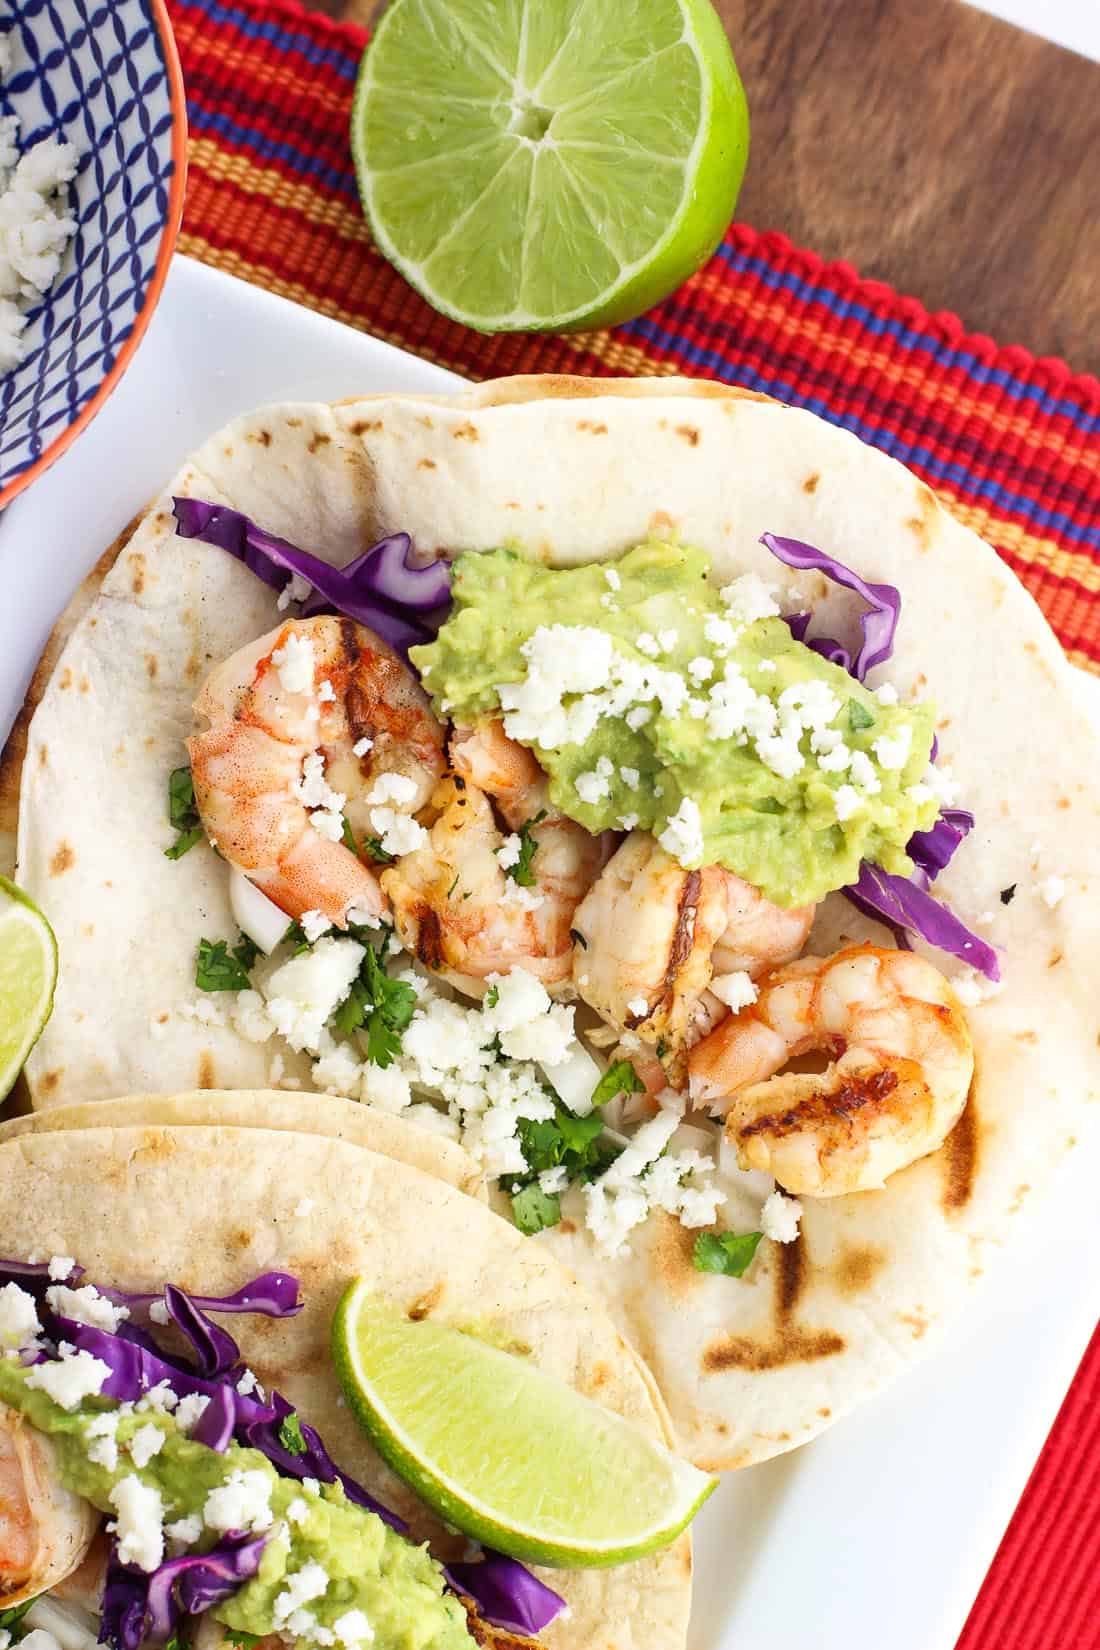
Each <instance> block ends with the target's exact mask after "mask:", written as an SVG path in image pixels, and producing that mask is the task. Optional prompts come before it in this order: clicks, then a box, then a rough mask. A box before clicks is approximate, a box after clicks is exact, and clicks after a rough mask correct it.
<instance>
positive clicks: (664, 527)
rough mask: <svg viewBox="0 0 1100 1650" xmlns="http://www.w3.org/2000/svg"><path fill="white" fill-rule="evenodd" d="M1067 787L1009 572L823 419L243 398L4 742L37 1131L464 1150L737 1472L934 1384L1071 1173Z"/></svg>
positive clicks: (542, 390)
mask: <svg viewBox="0 0 1100 1650" xmlns="http://www.w3.org/2000/svg"><path fill="white" fill-rule="evenodd" d="M1096 758H1097V753H1096V746H1095V742H1094V739H1093V737H1092V735H1091V733H1090V730H1089V728H1088V726H1087V724H1086V721H1085V719H1084V717H1083V715H1082V714H1081V713H1080V712H1079V711H1078V709H1077V706H1076V704H1075V701H1074V695H1073V688H1072V682H1071V679H1070V673H1069V671H1068V668H1067V666H1066V662H1065V660H1064V658H1063V656H1062V655H1061V653H1060V651H1059V649H1058V646H1057V644H1056V642H1055V640H1054V638H1053V637H1052V635H1051V633H1050V631H1049V629H1048V627H1047V626H1046V624H1045V622H1044V620H1043V619H1042V617H1041V615H1040V613H1039V612H1038V610H1037V608H1036V607H1035V605H1034V604H1033V602H1032V601H1031V600H1030V598H1029V597H1028V596H1027V595H1026V593H1025V592H1024V591H1023V589H1022V588H1021V587H1020V586H1019V584H1018V583H1017V582H1016V581H1015V579H1014V578H1013V577H1012V576H1011V574H1010V573H1009V572H1008V571H1007V570H1006V569H1005V567H1004V566H1003V565H1002V564H1001V562H1000V561H999V560H998V558H997V556H996V555H995V554H994V552H993V551H992V550H991V549H990V548H989V547H988V546H987V545H985V544H983V543H982V542H981V540H980V539H978V538H977V537H976V536H975V535H974V534H973V533H972V532H970V531H969V530H968V529H967V528H966V527H965V526H963V525H962V524H961V523H960V522H959V521H958V520H957V519H956V518H955V517H954V516H953V515H951V514H950V512H949V511H948V510H947V509H946V508H945V507H944V505H942V504H941V503H940V502H939V501H938V500H937V499H936V498H935V497H934V495H933V494H932V493H931V492H930V491H929V489H928V488H927V487H926V486H924V485H923V483H921V482H919V481H917V480H916V479H915V478H914V477H913V476H912V475H911V474H910V473H909V472H908V471H906V470H905V469H904V468H903V467H902V466H901V465H899V464H897V463H895V462H893V461H892V460H890V459H888V458H886V457H884V456H883V455H882V454H880V453H877V452H875V451H873V450H871V449H869V448H867V447H865V446H863V445H862V444H861V443H860V442H859V441H857V440H856V439H855V438H854V437H853V436H851V435H849V434H847V433H845V432H843V431H840V430H837V429H835V428H833V427H831V426H830V425H828V424H826V423H824V422H823V421H822V420H820V419H818V418H816V417H814V416H812V415H811V414H809V413H806V412H802V411H795V410H791V409H788V408H784V407H782V406H779V405H777V404H775V403H771V402H767V401H765V400H763V399H761V398H758V397H752V396H746V395H744V394H741V393H738V392H735V391H730V390H726V389H725V388H723V387H722V386H719V385H713V384H689V383H681V382H678V381H674V380H660V381H657V380H652V381H645V382H629V381H623V382H604V381H597V382H594V381H588V380H580V379H559V378H551V379H518V380H505V381H503V382H502V383H497V384H492V385H488V386H484V387H482V388H480V389H474V390H470V391H468V392H466V393H464V394H462V395H459V396H456V397H452V398H437V399H432V398H428V399H424V398H416V397H397V398H381V399H377V398H374V399H369V400H364V401H357V402H352V403H347V404H343V405H339V406H334V407H329V406H316V405H290V406H280V407H272V408H267V409H264V410H262V411H261V412H259V413H256V414H253V415H251V416H249V417H246V418H242V419H239V420H237V421H236V422H235V423H234V424H232V425H230V426H229V427H228V428H226V429H225V430H222V431H221V432H219V433H218V434H217V435H216V436H215V437H213V438H212V439H211V440H210V441H209V442H208V443H207V445H206V446H205V447H203V448H202V449H201V450H200V451H199V452H198V453H197V454H196V455H195V456H194V458H193V459H192V460H191V461H190V462H189V463H188V464H186V465H185V466H184V467H183V469H182V470H181V471H180V472H179V474H178V475H177V476H176V477H175V478H174V479H173V481H172V482H171V483H170V485H169V486H168V487H167V489H166V490H165V493H164V495H163V496H162V497H161V498H159V499H158V500H157V501H156V502H155V503H154V504H153V506H152V507H151V508H150V509H149V510H148V511H147V512H146V514H145V515H144V516H143V517H142V518H141V520H140V521H139V522H138V523H137V524H136V525H135V527H134V529H133V531H132V532H131V534H130V536H129V539H128V542H127V543H126V544H125V546H124V547H123V548H122V549H121V551H120V553H119V554H118V555H117V557H116V558H115V559H114V562H113V565H112V566H111V568H110V570H109V571H108V572H107V573H106V576H105V577H104V578H103V579H102V587H101V588H100V589H99V590H98V593H97V594H95V596H94V598H93V599H92V601H91V605H90V606H89V607H88V609H87V611H86V612H85V613H84V615H83V617H81V618H80V619H79V620H78V622H77V623H76V626H75V629H74V631H73V634H72V636H71V638H70V639H69V641H68V642H67V644H66V646H65V649H64V652H63V653H62V655H61V657H60V659H59V660H58V662H57V665H56V667H55V668H54V670H53V674H52V676H51V677H50V680H49V684H48V686H47V687H46V688H45V691H44V693H43V695H42V699H41V703H40V704H39V705H38V708H37V711H36V712H35V715H34V720H33V723H32V725H31V727H30V731H29V737H28V742H27V754H26V760H25V762H24V764H23V777H22V785H21V795H20V817H19V875H20V878H21V880H22V881H23V883H24V884H25V886H26V887H27V888H28V890H29V892H30V893H31V895H32V896H33V898H34V899H35V900H36V901H37V902H38V903H39V904H40V905H41V906H42V908H43V909H44V910H45V912H46V913H47V915H48V916H49V918H50V921H51V923H52V924H53V926H54V929H55V932H56V933H57V936H58V941H59V944H60V947H61V957H62V967H61V981H60V985H59V989H58V994H57V1000H56V1006H55V1010H54V1014H53V1018H52V1020H51V1022H50V1023H49V1025H48V1026H47V1028H46V1030H45V1032H44V1033H43V1036H42V1038H41V1041H40V1042H39V1044H38V1046H37V1048H36V1050H35V1052H34V1054H33V1056H32V1059H31V1062H30V1065H29V1068H28V1079H29V1083H30V1088H31V1093H32V1096H33V1101H34V1104H35V1106H36V1107H37V1108H39V1109H46V1108H51V1107H58V1106H69V1105H72V1104H73V1103H74V1102H93V1101H99V1100H104V1099H108V1098H110V1097H111V1096H114V1095H118V1094H120V1093H126V1092H136V1091H144V1092H161V1093H170V1092H173V1091H177V1090H181V1089H185V1088H188V1087H194V1086H199V1087H202V1088H214V1087H220V1088H226V1089H261V1088H262V1089H272V1088H283V1089H289V1090H290V1091H291V1092H292V1094H293V1095H294V1096H295V1099H294V1100H293V1102H292V1104H293V1106H294V1107H295V1108H296V1111H295V1115H296V1116H298V1117H300V1119H301V1123H300V1127H301V1128H302V1129H303V1130H307V1131H308V1130H310V1129H312V1128H313V1127H314V1126H315V1121H314V1120H316V1119H318V1118H320V1117H322V1116H323V1115H324V1107H325V1104H326V1102H325V1100H324V1098H323V1096H324V1095H326V1094H327V1095H330V1096H332V1095H336V1096H342V1097H345V1098H350V1099H352V1100H354V1101H356V1102H358V1103H360V1104H361V1105H363V1106H364V1107H365V1108H366V1110H367V1112H368V1113H376V1112H379V1111H381V1112H386V1113H390V1114H398V1113H399V1114H400V1116H401V1117H402V1119H404V1120H405V1121H406V1122H409V1123H411V1124H413V1125H416V1126H420V1127H422V1128H425V1129H427V1130H430V1131H432V1132H433V1134H434V1135H435V1136H437V1137H438V1138H439V1140H440V1142H441V1144H440V1146H439V1150H440V1151H442V1150H443V1145H442V1142H446V1143H447V1144H449V1145H450V1146H456V1145H458V1144H461V1145H462V1146H463V1147H464V1149H465V1150H466V1151H467V1152H468V1153H469V1154H470V1156H471V1157H472V1158H473V1159H474V1160H475V1162H476V1163H477V1165H478V1166H479V1169H480V1171H481V1173H482V1175H483V1176H484V1179H485V1181H486V1183H487V1184H488V1187H489V1190H490V1195H491V1197H492V1199H493V1200H494V1204H495V1207H496V1208H497V1209H498V1211H499V1212H500V1213H502V1214H503V1215H504V1216H505V1217H506V1218H508V1219H509V1220H511V1221H512V1222H513V1223H514V1224H515V1225H516V1226H517V1227H518V1228H519V1230H520V1231H521V1232H522V1233H523V1234H525V1235H526V1237H527V1241H528V1242H529V1243H530V1244H531V1245H532V1247H533V1248H534V1249H535V1250H536V1251H546V1252H547V1253H549V1254H552V1255H554V1256H556V1257H558V1258H560V1259H562V1260H564V1261H565V1262H566V1264H567V1265H568V1266H569V1267H570V1268H571V1269H572V1270H573V1272H574V1273H575V1274H576V1275H577V1276H578V1277H580V1278H582V1279H583V1280H584V1281H585V1282H587V1283H588V1284H589V1285H590V1286H591V1287H592V1288H593V1289H594V1290H595V1291H597V1292H598V1293H599V1294H600V1295H601V1296H602V1298H603V1299H604V1300H605V1301H606V1302H607V1304H608V1306H609V1307H610V1309H611V1311H612V1313H613V1314H614V1316H615V1318H616V1321H617V1323H618V1325H619V1327H620V1329H621V1330H622V1332H623V1333H624V1335H625V1336H626V1337H627V1338H628V1339H629V1340H630V1341H631V1342H632V1343H633V1344H634V1345H635V1346H636V1347H637V1348H638V1350H639V1351H640V1353H641V1354H642V1356H643V1357H644V1358H645V1359H646V1361H647V1362H648V1364H649V1366H650V1367H651V1369H652V1371H653V1373H654V1376H655V1377H656V1380H657V1383H658V1385H659V1387H660V1390H661V1392H662V1394H663V1395H664V1398H665V1400H666V1401H667V1403H668V1405H669V1408H670V1410H671V1412H672V1416H673V1420H674V1424H675V1426H676V1429H677V1433H678V1436H679V1438H680V1439H681V1441H682V1443H683V1445H684V1447H685V1449H686V1450H687V1452H688V1453H689V1454H690V1455H691V1456H692V1458H693V1459H694V1460H696V1461H697V1462H699V1463H703V1464H706V1465H708V1466H711V1467H715V1468H725V1467H737V1466H741V1465H744V1464H747V1463H749V1462H751V1461H754V1460H759V1459H762V1458H764V1457H767V1456H769V1455H772V1454H775V1453H777V1452H778V1451H781V1450H783V1449H787V1448H790V1447H792V1446H794V1445H796V1444H798V1443H801V1442H803V1441H805V1440H806V1439H808V1438H810V1437H812V1436H813V1435H814V1434H815V1433H817V1432H819V1431H820V1430H821V1429H822V1428H823V1427H825V1426H826V1425H828V1424H829V1423H830V1422H831V1421H832V1420H833V1419H835V1418H836V1417H837V1416H839V1415H840V1414H842V1413H843V1412H844V1411H846V1410H848V1409H850V1408H851V1407H852V1406H853V1405H854V1404H855V1403H857V1402H858V1401H859V1400H860V1399H862V1398H864V1397H865V1396H867V1395H868V1394H869V1393H871V1392H872V1391H874V1390H875V1389H876V1388H877V1387H879V1386H880V1385H881V1384H882V1383H883V1382H884V1381H885V1380H886V1379H887V1378H889V1377H890V1376H892V1375H893V1374H895V1373H896V1372H897V1371H899V1370H900V1369H902V1368H903V1367H904V1366H905V1364H906V1363H907V1362H909V1361H910V1360H911V1359H912V1358H913V1357H915V1356H916V1354H917V1353H918V1352H920V1351H922V1350H923V1349H925V1348H926V1347H927V1346H928V1345H929V1343H930V1342H931V1341H932V1339H933V1338H934V1332H935V1331H936V1330H938V1329H939V1328H940V1327H941V1326H942V1325H943V1324H944V1323H945V1322H946V1321H947V1320H949V1319H950V1317H951V1315H952V1314H953V1313H954V1312H955V1311H957V1310H958V1308H959V1307H960V1305H961V1303H962V1301H963V1300H964V1298H965V1294H966V1290H967V1288H968V1286H969V1284H970V1283H971V1282H972V1280H973V1279H974V1278H976V1277H978V1276H980V1275H981V1274H982V1272H983V1271H984V1270H985V1268H986V1265H987V1260H988V1257H989V1256H990V1254H991V1253H992V1251H993V1250H994V1249H995V1248H996V1246H998V1245H999V1244H1000V1243H1001V1242H1002V1241H1003V1239H1004V1236H1005V1233H1006V1230H1007V1229H1008V1226H1009V1224H1010V1222H1011V1219H1012V1217H1014V1216H1015V1215H1016V1214H1017V1213H1018V1212H1019V1211H1020V1210H1021V1209H1023V1208H1026V1207H1027V1205H1028V1204H1029V1203H1030V1202H1031V1201H1032V1200H1033V1199H1034V1198H1035V1197H1036V1196H1037V1195H1038V1189H1039V1188H1040V1187H1041V1185H1042V1184H1043V1181H1044V1179H1045V1178H1046V1176H1047V1175H1048V1173H1049V1171H1050V1169H1051V1168H1052V1166H1053V1165H1054V1163H1055V1162H1056V1161H1057V1160H1058V1159H1059V1158H1060V1156H1061V1155H1062V1154H1063V1153H1064V1152H1065V1151H1066V1150H1067V1149H1068V1148H1069V1147H1070V1146H1071V1145H1072V1144H1073V1142H1074V1141H1075V1140H1076V1138H1077V1137H1078V1135H1079V1134H1080V1132H1081V1130H1082V1128H1083V1125H1084V1121H1085V1117H1086V1113H1087V1111H1088V1102H1089V1100H1090V1099H1094V1098H1095V1097H1096V1093H1097V1087H1098V1069H1100V1061H1098V1051H1097V1046H1096V1038H1095V1029H1096V1028H1095V1006H1094V1005H1095V1002H1096V1000H1097V992H1098V983H1100V982H1098V973H1100V950H1098V946H1097V915H1096V912H1097V907H1096V903H1095V891H1096V877H1097V871H1098V868H1100V830H1098V825H1100V795H1098V792H1097V786H1096V779H1095V776H1096V773H1097V771H1098V770H1097V759H1096ZM317 1096H321V1097H317ZM317 1126H319V1127H321V1128H325V1127H326V1125H324V1124H319V1125H317Z"/></svg>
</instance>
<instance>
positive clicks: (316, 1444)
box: [203, 1392, 409, 1532]
mask: <svg viewBox="0 0 1100 1650" xmlns="http://www.w3.org/2000/svg"><path fill="white" fill-rule="evenodd" d="M271 1410H272V1415H271V1419H270V1420H264V1421H255V1422H252V1423H250V1424H249V1425H248V1426H246V1427H244V1428H242V1432H241V1436H242V1440H243V1441H244V1442H245V1443H248V1444H251V1446H252V1448H253V1449H258V1450H259V1451H260V1452H261V1453H262V1454H263V1455H266V1457H267V1459H268V1460H269V1461H270V1462H271V1464H272V1466H273V1467H275V1468H276V1469H277V1470H278V1471H279V1472H281V1473H282V1474H283V1476H284V1477H286V1478H298V1479H302V1478H316V1479H319V1481H320V1482H321V1483H322V1484H336V1483H339V1484H342V1485H343V1487H344V1494H345V1495H346V1496H347V1498H348V1500H349V1501H354V1502H355V1504H356V1506H359V1507H366V1508H367V1509H368V1511H370V1512H372V1513H377V1515H378V1517H379V1518H380V1519H381V1520H382V1522H383V1523H384V1524H388V1525H389V1526H390V1528H391V1530H397V1531H399V1532H400V1531H404V1530H407V1529H408V1527H409V1526H408V1525H407V1524H406V1522H405V1520H404V1519H403V1518H399V1517H398V1516H397V1514H396V1513H393V1512H390V1510H389V1508H388V1507H384V1506H383V1505H382V1503H381V1502H380V1501H376V1500H375V1499H374V1497H373V1495H370V1494H368V1492H367V1491H366V1490H365V1489H364V1488H363V1486H362V1484H359V1483H357V1482H356V1480H355V1479H354V1478H351V1477H349V1476H348V1474H347V1473H345V1472H341V1471H340V1469H339V1468H338V1467H337V1466H336V1463H335V1462H334V1461H333V1459H332V1457H331V1455H330V1454H329V1452H328V1450H327V1449H326V1448H325V1446H324V1444H323V1443H322V1442H321V1437H320V1434H319V1433H318V1432H317V1431H316V1430H315V1429H314V1428H313V1427H311V1426H309V1425H308V1423H307V1422H305V1421H303V1420H302V1418H301V1416H300V1415H298V1413H297V1411H296V1410H295V1409H294V1408H293V1407H292V1405H290V1404H288V1403H287V1401H286V1399H285V1398H284V1397H283V1396H282V1394H281V1393H279V1392H273V1393H272V1394H271ZM292 1415H293V1416H295V1417H296V1418H297V1422H298V1431H299V1432H300V1433H301V1435H302V1442H303V1444H304V1445H305V1448H304V1449H302V1450H297V1451H295V1450H293V1449H290V1448H289V1447H288V1446H287V1444H286V1443H285V1442H284V1440H283V1438H281V1437H280V1436H279V1433H280V1428H281V1427H282V1425H283V1423H284V1421H286V1420H287V1419H288V1418H289V1417H290V1416H292ZM205 1418H206V1417H205V1416H204V1417H203V1419H204V1420H205Z"/></svg>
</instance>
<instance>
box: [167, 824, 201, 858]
mask: <svg viewBox="0 0 1100 1650" xmlns="http://www.w3.org/2000/svg"><path fill="white" fill-rule="evenodd" d="M205 835H206V833H205V831H204V830H203V828H202V826H201V825H192V827H191V829H190V830H189V831H180V833H179V835H178V836H177V837H176V840H175V842H173V844H172V846H171V847H170V848H165V850H164V857H165V859H182V858H183V856H184V854H186V853H187V852H188V850H189V849H191V848H193V847H194V846H195V844H196V842H201V841H202V839H203V837H204V836H205Z"/></svg>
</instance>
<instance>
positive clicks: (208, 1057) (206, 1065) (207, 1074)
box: [197, 1049, 218, 1089]
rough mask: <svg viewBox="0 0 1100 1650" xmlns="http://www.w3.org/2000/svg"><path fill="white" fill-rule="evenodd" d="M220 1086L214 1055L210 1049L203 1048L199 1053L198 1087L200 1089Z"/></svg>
mask: <svg viewBox="0 0 1100 1650" xmlns="http://www.w3.org/2000/svg"><path fill="white" fill-rule="evenodd" d="M217 1086H218V1084H217V1079H216V1077H215V1073H214V1056H213V1055H212V1054H211V1053H210V1051H209V1050H208V1049H203V1051H202V1053H201V1054H200V1055H199V1077H198V1083H197V1087H198V1088H200V1089H216V1088H217Z"/></svg>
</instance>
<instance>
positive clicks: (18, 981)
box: [0, 877, 57, 1100]
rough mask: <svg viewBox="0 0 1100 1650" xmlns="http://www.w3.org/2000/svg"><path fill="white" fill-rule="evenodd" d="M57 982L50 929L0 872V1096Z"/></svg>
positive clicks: (43, 1019) (38, 1026) (45, 1013)
mask: <svg viewBox="0 0 1100 1650" xmlns="http://www.w3.org/2000/svg"><path fill="white" fill-rule="evenodd" d="M56 984H57V941H56V940H55V939H54V937H53V929H52V928H51V927H50V925H49V923H48V922H47V921H46V919H45V917H44V916H43V915H42V913H41V911H40V910H39V909H38V907H37V905H33V904H32V903H31V901H30V900H29V899H28V898H27V896H26V894H24V893H23V892H22V890H21V889H19V888H17V887H16V886H15V884H14V882H9V881H8V879H7V877H0V1100H3V1099H4V1097H5V1096H6V1095H7V1094H9V1093H10V1092H11V1090H12V1088H13V1087H14V1084H15V1079H16V1078H17V1077H18V1076H19V1073H20V1072H21V1071H22V1069H23V1062H24V1060H25V1059H26V1058H27V1055H28V1054H29V1053H30V1051H31V1049H32V1048H33V1047H34V1045H35V1043H36V1042H37V1041H38V1038H39V1036H40V1034H41V1031H42V1027H43V1026H44V1025H45V1024H46V1021H47V1020H48V1019H49V1017H50V1010H51V1009H52V1008H53V988H54V986H55V985H56Z"/></svg>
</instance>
